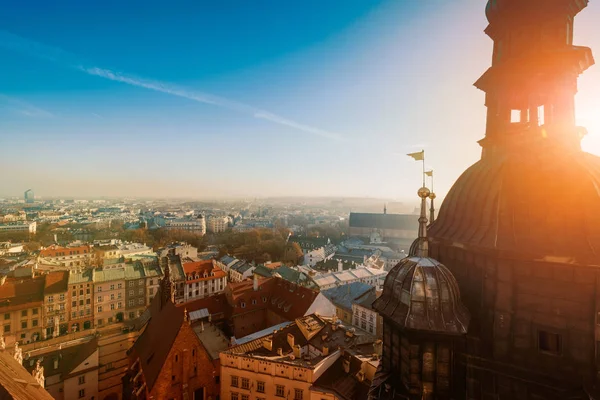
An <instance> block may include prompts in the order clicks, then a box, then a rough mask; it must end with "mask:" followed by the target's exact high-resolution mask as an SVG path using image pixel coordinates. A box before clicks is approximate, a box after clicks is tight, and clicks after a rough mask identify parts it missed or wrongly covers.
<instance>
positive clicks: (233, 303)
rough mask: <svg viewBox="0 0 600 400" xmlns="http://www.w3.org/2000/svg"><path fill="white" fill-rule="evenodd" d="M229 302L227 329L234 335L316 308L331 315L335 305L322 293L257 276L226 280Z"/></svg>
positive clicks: (247, 332)
mask: <svg viewBox="0 0 600 400" xmlns="http://www.w3.org/2000/svg"><path fill="white" fill-rule="evenodd" d="M225 294H226V296H227V301H228V303H229V324H230V331H231V332H232V333H233V335H234V336H235V337H242V336H246V335H249V334H251V333H254V332H258V331H260V330H263V329H265V328H268V327H269V326H273V325H276V324H279V323H281V322H285V321H293V320H294V319H295V318H299V317H302V316H304V315H308V314H312V313H314V312H318V313H319V314H321V315H326V316H331V315H335V307H334V306H333V304H332V303H331V302H330V301H329V300H328V299H327V298H326V297H325V296H323V294H322V293H319V292H317V291H314V290H312V289H309V288H306V287H302V286H298V285H295V284H293V283H291V282H288V281H286V280H284V279H281V278H277V277H274V278H259V277H258V276H256V275H255V276H254V279H253V280H246V281H243V282H239V283H230V284H229V285H228V286H227V289H226V290H225Z"/></svg>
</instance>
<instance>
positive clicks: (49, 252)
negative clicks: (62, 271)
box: [38, 245, 95, 268]
mask: <svg viewBox="0 0 600 400" xmlns="http://www.w3.org/2000/svg"><path fill="white" fill-rule="evenodd" d="M94 261H95V256H94V253H93V252H92V248H91V247H90V246H88V245H83V246H74V247H61V246H56V245H52V246H50V247H47V248H45V249H42V250H40V255H39V257H38V262H39V263H43V264H55V265H61V266H63V267H69V268H73V267H75V268H80V267H90V266H92V265H93V264H94Z"/></svg>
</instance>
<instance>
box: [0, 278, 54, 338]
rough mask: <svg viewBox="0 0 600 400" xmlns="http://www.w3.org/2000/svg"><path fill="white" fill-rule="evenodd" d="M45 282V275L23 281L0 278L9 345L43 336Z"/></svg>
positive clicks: (1, 307)
mask: <svg viewBox="0 0 600 400" xmlns="http://www.w3.org/2000/svg"><path fill="white" fill-rule="evenodd" d="M44 284H45V280H44V277H43V276H37V277H34V278H30V279H23V280H21V279H15V278H7V277H6V276H2V277H0V320H1V322H2V324H1V325H2V335H3V337H4V341H5V343H6V344H7V345H12V344H13V343H14V342H15V341H18V342H19V343H21V344H23V343H30V342H34V341H37V340H40V339H41V338H42V324H43V320H42V319H43V306H44Z"/></svg>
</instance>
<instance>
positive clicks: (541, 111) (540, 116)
mask: <svg viewBox="0 0 600 400" xmlns="http://www.w3.org/2000/svg"><path fill="white" fill-rule="evenodd" d="M537 112H538V125H539V126H542V125H544V124H545V123H546V119H545V116H544V106H543V105H541V106H539V107H538V108H537Z"/></svg>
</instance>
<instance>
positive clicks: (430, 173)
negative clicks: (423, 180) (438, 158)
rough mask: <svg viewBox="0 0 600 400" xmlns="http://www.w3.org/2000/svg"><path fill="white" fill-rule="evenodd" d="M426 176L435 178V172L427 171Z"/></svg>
mask: <svg viewBox="0 0 600 400" xmlns="http://www.w3.org/2000/svg"><path fill="white" fill-rule="evenodd" d="M425 175H427V176H433V170H431V171H425Z"/></svg>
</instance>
